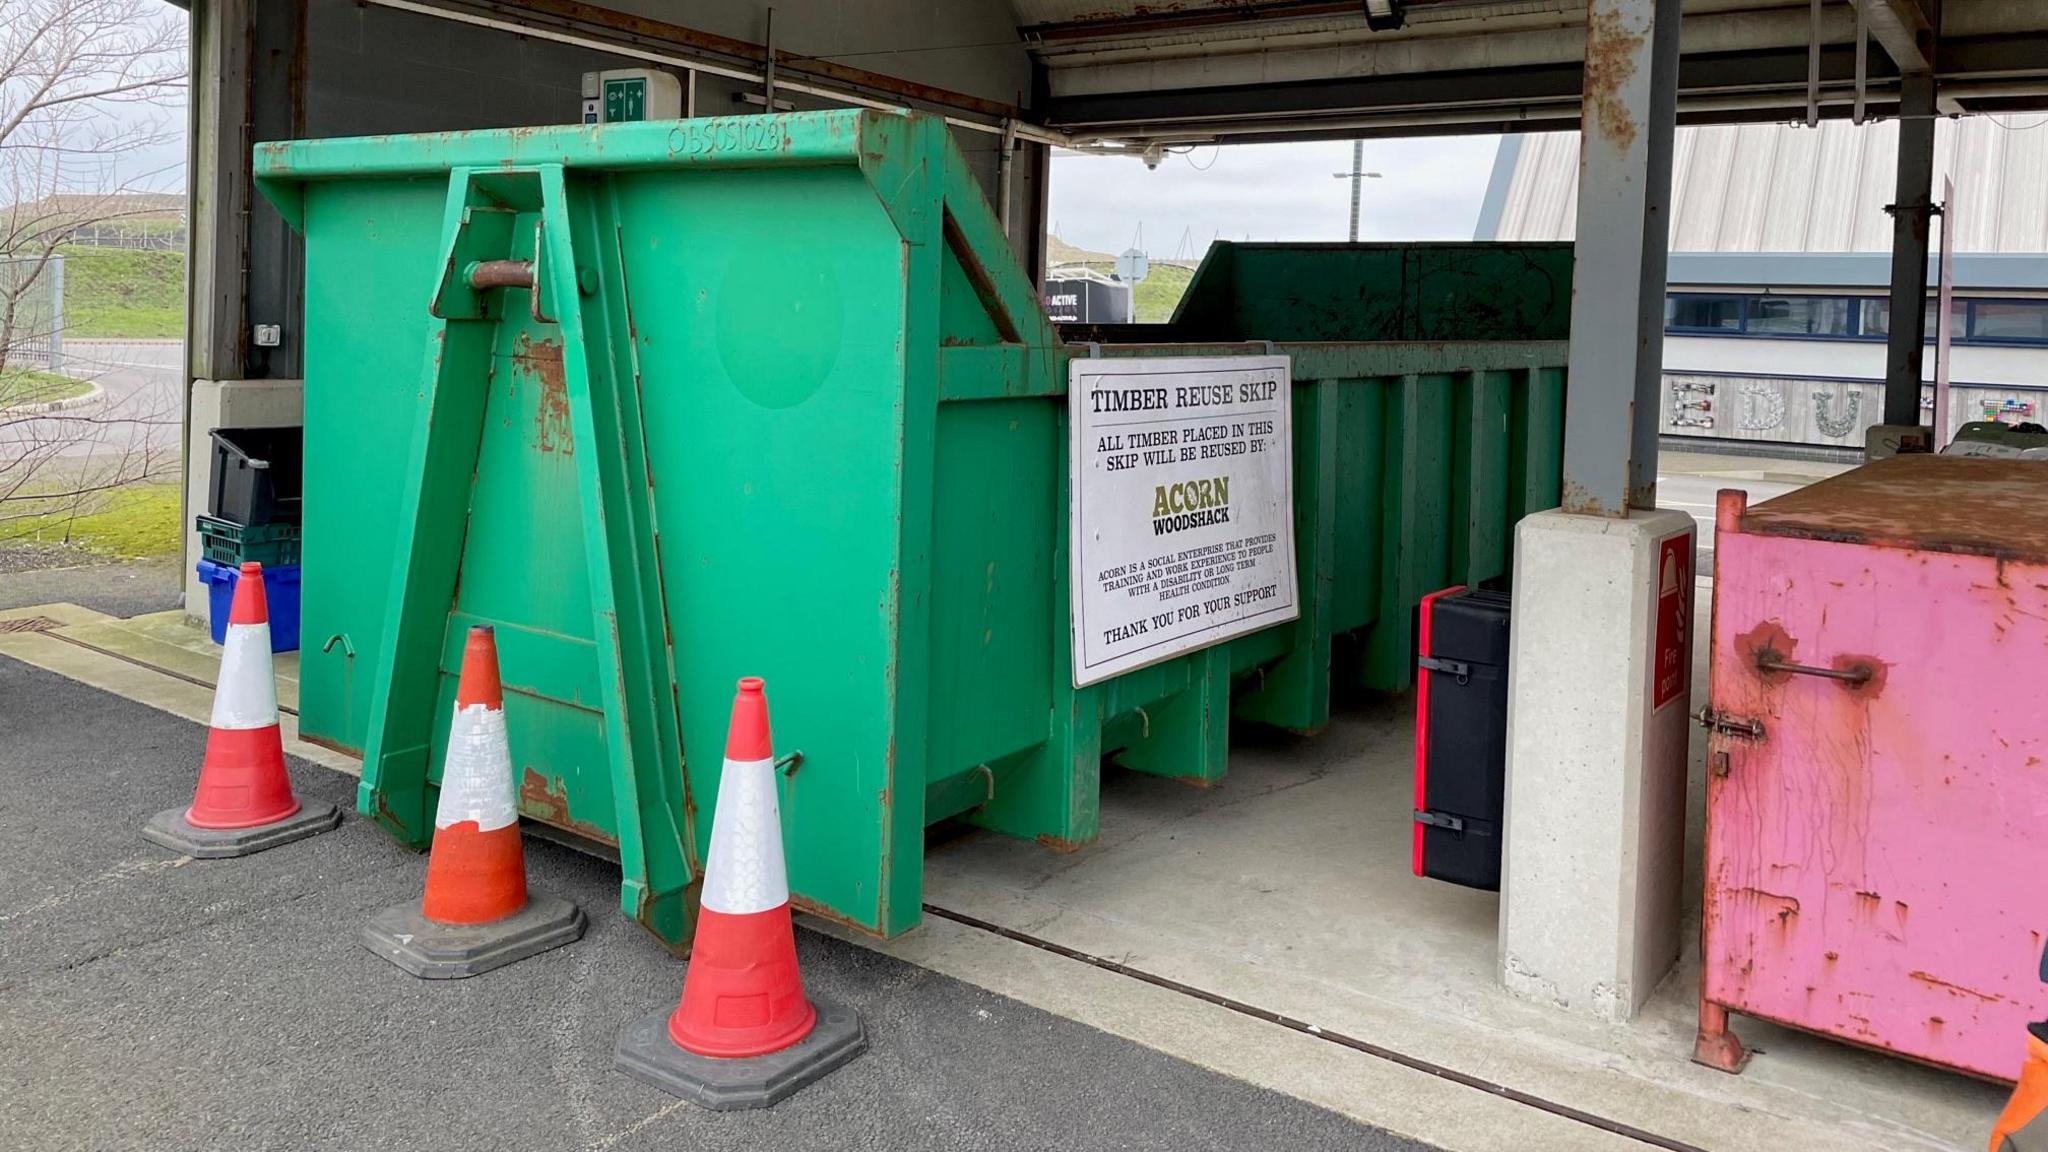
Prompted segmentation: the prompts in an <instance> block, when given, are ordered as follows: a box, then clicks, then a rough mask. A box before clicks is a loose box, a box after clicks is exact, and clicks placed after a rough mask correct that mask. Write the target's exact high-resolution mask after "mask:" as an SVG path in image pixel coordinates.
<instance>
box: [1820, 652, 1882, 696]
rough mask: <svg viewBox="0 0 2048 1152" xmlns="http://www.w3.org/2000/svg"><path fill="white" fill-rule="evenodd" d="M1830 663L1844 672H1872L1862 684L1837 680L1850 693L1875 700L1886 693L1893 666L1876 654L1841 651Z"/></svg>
mask: <svg viewBox="0 0 2048 1152" xmlns="http://www.w3.org/2000/svg"><path fill="white" fill-rule="evenodd" d="M1828 664H1829V666H1830V667H1833V668H1838V669H1840V670H1842V671H1844V672H1849V671H1861V670H1866V669H1867V670H1868V671H1869V672H1870V679H1868V680H1865V681H1863V682H1862V683H1861V684H1855V683H1851V682H1849V681H1847V680H1837V681H1835V683H1837V684H1839V685H1841V686H1842V689H1843V690H1844V691H1846V692H1847V693H1849V695H1851V696H1854V697H1857V698H1858V699H1862V700H1875V699H1877V698H1878V697H1879V696H1882V695H1884V684H1885V680H1886V679H1887V678H1889V677H1890V675H1891V670H1892V666H1891V665H1890V664H1889V663H1887V662H1885V661H1883V660H1879V659H1878V658H1877V657H1875V656H1865V655H1863V654H1861V653H1858V652H1843V653H1840V654H1839V655H1837V656H1836V657H1835V658H1834V659H1833V660H1830V661H1829V662H1828Z"/></svg>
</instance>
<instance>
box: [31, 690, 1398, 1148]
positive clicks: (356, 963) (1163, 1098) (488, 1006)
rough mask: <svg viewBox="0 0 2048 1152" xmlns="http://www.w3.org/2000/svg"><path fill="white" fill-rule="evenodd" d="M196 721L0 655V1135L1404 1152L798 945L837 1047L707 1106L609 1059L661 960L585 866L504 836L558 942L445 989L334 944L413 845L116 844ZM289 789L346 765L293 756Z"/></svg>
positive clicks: (396, 895)
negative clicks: (565, 941) (204, 855)
mask: <svg viewBox="0 0 2048 1152" xmlns="http://www.w3.org/2000/svg"><path fill="white" fill-rule="evenodd" d="M204 742H205V730H204V729H203V728H201V727H200V726H197V725H194V724H190V723H187V722H185V721H182V720H179V719H177V718H175V717H172V716H169V715H166V714H164V713H161V712H157V711H155V710H153V709H150V708H148V707H145V706H143V705H140V704H136V703H132V702H129V701H126V700H123V699H121V698H119V697H115V696H112V695H108V694H106V693H102V692H100V691H98V690H96V689H92V688H88V687H85V686H83V685H80V684H77V683H74V682H72V681H69V680H66V679H64V678H62V677H59V676H56V675H53V674H50V673H45V672H42V671H40V670H37V669H34V668H31V667H29V666H27V665H24V664H21V663H18V662H16V661H13V660H9V659H6V658H4V657H0V787H4V789H5V791H4V799H0V1149H35V1150H38V1152H48V1150H61V1149H91V1150H94V1152H112V1150H116V1149H151V1150H159V1149H179V1150H184V1149H193V1150H202V1149H223V1150H229V1149H232V1150H235V1152H247V1150H250V1149H270V1148H275V1149H294V1150H306V1149H383V1148H391V1149H408V1150H414V1149H420V1150H434V1152H442V1150H446V1152H455V1150H459V1149H480V1150H489V1152H507V1150H511V1149H529V1148H531V1149H541V1148H546V1149H588V1150H592V1152H595V1150H599V1149H618V1150H621V1152H628V1150H632V1149H643V1148H645V1149H652V1148H689V1149H705V1150H716V1149H744V1148H758V1149H777V1150H782V1149H789V1150H795V1149H839V1148H847V1149H855V1148H858V1149H890V1150H896V1149H934V1150H937V1149H946V1150H976V1149H1034V1150H1035V1149H1047V1148H1061V1149H1172V1150H1175V1152H1183V1150H1185V1152H1196V1150H1202V1149H1262V1150H1263V1149H1310V1150H1315V1149H1352V1150H1361V1152H1395V1150H1399V1152H1426V1147H1425V1146H1424V1145H1421V1144H1417V1143H1415V1142H1412V1141H1408V1140H1405V1139H1401V1138H1397V1137H1394V1136H1390V1135H1388V1134H1386V1133H1383V1132H1379V1131H1376V1130H1372V1129H1368V1128H1365V1127H1362V1126H1359V1125H1357V1124H1355V1123H1353V1122H1352V1121H1350V1120H1348V1119H1345V1118H1343V1117H1340V1116H1338V1115H1336V1114H1334V1113H1330V1112H1326V1111H1323V1110H1320V1109H1317V1108H1315V1107H1312V1106H1310V1105H1308V1104H1305V1103H1302V1102H1300V1101H1298V1100H1295V1099H1292V1098H1290V1097H1287V1096H1283V1095H1280V1094H1277V1093H1273V1092H1269V1091H1266V1090H1263V1089H1259V1088H1255V1087H1252V1086H1250V1085H1247V1084H1244V1083H1242V1082H1240V1081H1236V1080H1232V1079H1230V1078H1228V1077H1224V1076H1221V1075H1217V1074H1215V1073H1212V1072H1208V1071H1205V1070H1203V1069H1201V1068H1199V1067H1196V1066H1194V1065H1191V1064H1186V1063H1183V1062H1180V1061H1178V1060H1175V1059H1172V1058H1170V1057H1167V1056H1164V1055H1161V1054H1159V1053H1157V1052H1154V1051H1152V1050H1150V1049H1147V1048H1143V1047H1140V1046H1138V1045H1135V1044H1132V1043H1130V1042H1129V1041H1126V1040H1123V1039H1120V1038H1117V1037H1114V1036H1111V1035H1108V1034H1106V1033H1103V1032H1099V1031H1096V1030H1094V1029H1092V1028H1089V1027H1087V1026H1085V1025H1081V1024H1077V1023H1074V1022H1072V1021H1069V1020H1065V1019H1063V1018H1060V1017H1057V1016H1052V1015H1049V1014H1047V1013H1044V1012H1040V1011H1037V1010H1035V1009H1032V1008H1029V1007H1026V1006H1024V1005H1022V1004H1019V1003H1017V1002H1015V1001H1012V1000H1009V999H1007V998H1004V997H1001V996H997V995H994V994H992V993H989V992H985V991H982V990H980V989H978V988H974V987H972V986H970V985H966V984H963V983H960V982H958V981H955V980H952V979H948V978H946V977H942V976H938V975H936V974H933V973H931V972H927V971H925V970H923V969H920V968H916V967H913V966H910V965H907V964H904V963H901V962H898V961H895V960H891V959H888V958H886V957H882V956H879V955H876V954H875V953H872V952H869V951H867V950H865V949H862V948H860V947H858V946H855V945H851V944H847V943H845V942H842V941H839V940H835V939H832V938H829V937H825V936H820V935H817V934H814V933H811V932H808V931H804V930H801V929H800V930H799V931H798V933H797V951H798V955H799V956H800V958H801V960H802V963H803V969H804V976H805V979H806V982H807V984H808V985H809V987H811V988H812V989H813V990H815V991H816V992H818V993H821V994H823V995H826V996H830V997H833V998H836V999H838V1000H840V1001H842V1002H844V1003H848V1004H850V1005H852V1006H853V1007H855V1008H856V1010H858V1011H859V1013H860V1014H861V1016H862V1018H863V1019H864V1021H865V1022H866V1025H867V1029H868V1034H869V1048H868V1051H867V1052H866V1053H865V1054H864V1055H862V1056H861V1057H859V1058H858V1059H857V1060H856V1061H855V1062H854V1063H852V1064H851V1065H849V1066H847V1067H845V1068H843V1069H841V1070H840V1071H838V1072H837V1073H835V1074H833V1075H832V1076H831V1077H829V1078H828V1079H826V1080H825V1081H823V1082H821V1083H819V1084H817V1085H814V1086H813V1087H811V1088H809V1089H807V1090H805V1091H804V1092H802V1093H801V1094H799V1095H798V1096H796V1097H794V1098H793V1099H791V1100H789V1101H787V1102H785V1103H784V1104H782V1105H781V1106H779V1107H777V1108H775V1109H772V1110H768V1111H763V1112H750V1113H723V1114H721V1113H710V1112H704V1111H700V1110H698V1109H697V1108H695V1107H694V1106H692V1105H688V1104H685V1103H682V1102H680V1101H678V1100H676V1099H674V1098H672V1097H669V1096H667V1095H666V1094H664V1093H662V1092H659V1091H657V1090H655V1089H653V1088H649V1087H646V1086H644V1085H642V1084H640V1083H638V1082H637V1081H633V1080H630V1079H628V1078H627V1077H625V1076H624V1075H623V1074H620V1073H618V1072H615V1071H614V1070H613V1068H612V1055H611V1054H612V1045H613V1041H614V1039H615V1037H616V1035H617V1033H618V1030H619V1028H620V1026H621V1025H623V1024H624V1023H625V1022H626V1021H628V1020H630V1019H632V1018H633V1017H635V1016H637V1015H640V1014H642V1013H644V1012H647V1011H649V1010H651V1009H654V1008H656V1007H660V1006H664V1005H670V1004H673V1003H674V1000H675V997H676V995H677V993H678V991H679V990H680V988H681V980H682V975H683V971H684V967H685V965H684V964H682V963H681V962H678V961H676V960H674V959H672V958H671V957H670V956H669V955H668V954H667V953H666V952H665V951H663V950H662V949H661V948H660V947H659V946H658V945H657V944H656V943H655V942H654V940H653V939H652V938H651V937H648V936H647V935H646V934H645V933H644V932H643V931H642V930H641V929H639V928H638V927H636V926H634V925H633V924H631V923H629V922H628V921H626V920H625V919H624V918H623V917H622V916H621V915H620V914H619V913H618V910H617V893H618V871H617V869H616V867H615V866H613V865H611V864H608V863H605V862H603V861H600V860H596V859H593V858H590V857H588V856H584V855H582V854H580V853H578V852H575V851H573V850H571V849H568V848H564V847H561V846H559V845H555V844H552V843H548V842H544V841H538V840H533V839H531V838H529V839H528V841H527V860H528V868H529V872H530V875H531V878H532V882H533V884H534V886H535V887H538V888H542V889H545V890H547V891H550V892H553V893H555V894H557V895H561V896H566V897H569V898H571V899H574V900H576V901H578V902H579V903H581V904H582V905H583V907H584V909H585V911H586V912H587V913H588V914H589V916H590V929H589V932H588V933H587V934H586V935H585V936H584V938H583V939H582V940H581V941H579V942H577V943H575V944H572V945H569V946H567V947H565V948H561V949H558V950H556V951H553V952H549V953H546V954H544V955H542V956H538V957H534V958H532V959H528V960H525V961H522V962H520V963H519V964H517V965H515V966H513V967H510V968H505V969H501V970H499V971H497V972H493V973H488V974H485V975H483V976H479V977H476V978H473V979H469V980H459V981H438V982H428V981H420V980H415V979H414V978H412V977H410V976H408V975H406V974H404V973H403V972H401V971H399V970H398V969H397V968H395V967H393V966H391V965H390V964H388V963H386V962H385V961H383V960H381V959H379V958H378V957H376V956H374V955H372V954H371V953H370V952H368V951H366V950H364V949H363V948H362V947H360V946H359V945H358V944H357V943H356V932H357V930H358V928H359V927H360V926H361V924H362V923H363V921H364V920H365V919H366V918H367V917H368V916H369V915H370V914H371V913H372V912H374V911H376V910H378V909H380V908H383V907H385V906H387V905H390V904H395V903H399V902H403V901H406V900H412V899H417V897H418V895H419V891H420V883H421V879H422V877H423V876H424V874H425V867H426V861H425V858H424V857H423V856H420V855H416V854H414V853H411V852H408V851H406V850H404V849H402V848H400V847H399V846H398V845H396V844H394V843H393V842H392V841H391V840H390V839H389V838H388V837H386V836H385V835H384V833H383V832H381V831H379V830H377V829H376V828H374V827H372V826H370V825H369V824H367V823H365V822H363V821H361V820H358V819H356V818H355V817H354V816H353V815H351V816H350V817H349V818H348V819H347V820H346V821H345V822H344V823H343V824H342V826H341V828H340V829H338V830H336V831H334V832H330V833H327V834H325V835H322V836H318V837H315V838H313V839H311V840H306V841H301V842H299V843H297V844H292V845H287V846H285V847H281V848H276V849H272V850H271V851H268V852H264V853H261V854H259V855H256V856H252V857H247V858H245V859H242V860H224V861H203V860H187V859H185V858H182V857H180V856H177V855H176V854H174V853H172V852H169V851H167V850H164V849H160V848H158V847H156V846H155V845H152V844H149V843H147V842H145V841H144V840H143V839H142V838H141V836H140V834H139V829H140V827H141V825H142V823H143V821H144V820H146V819H147V818H148V817H149V816H150V815H152V814H153V813H155V812H157V811H159V810H161V809H164V808H169V807H173V806H176V805H179V804H183V803H185V802H187V801H189V799H190V793H191V787H192V782H193V778H194V774H195V773H196V771H197V767H198V764H199V761H200V756H201V752H202V749H203V747H204ZM291 769H292V777H293V781H294V784H295V785H296V787H297V788H298V790H299V794H300V795H301V797H302V798H305V799H308V800H325V801H329V802H333V803H337V804H340V805H341V806H342V807H343V808H344V809H348V808H351V807H352V800H353V794H354V788H355V781H354V780H353V779H351V778H349V777H345V776H342V775H339V774H336V773H334V772H331V771H328V770H326V769H322V768H318V767H315V766H312V765H307V764H303V763H300V762H297V761H294V762H293V763H292V765H291Z"/></svg>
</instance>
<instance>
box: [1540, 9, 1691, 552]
mask: <svg viewBox="0 0 2048 1152" xmlns="http://www.w3.org/2000/svg"><path fill="white" fill-rule="evenodd" d="M1678 25H1679V0H1592V2H1591V4H1589V5H1588V8H1587V13H1586V78H1585V85H1584V94H1583V96H1582V104H1583V109H1582V112H1581V120H1580V153H1579V215H1578V229H1577V232H1576V236H1577V240H1576V242H1575V245H1574V269H1573V273H1572V331H1571V366H1570V381H1571V384H1570V388H1569V390H1568V391H1567V393H1566V396H1565V433H1564V508H1565V510H1566V511H1568V512H1578V513H1584V514H1588V515H1595V516H1626V515H1628V510H1629V509H1630V508H1654V507H1655V506H1656V502H1657V431H1658V419H1657V417H1658V404H1659V402H1660V398H1661V396H1662V392H1663V373H1664V281H1665V269H1666V264H1667V258H1668V253H1669V246H1670V244H1669V241H1670V227H1671V224H1670V216H1669V206H1670V200H1671V146H1672V135H1673V132H1674V129H1675V125H1676V122H1677V111H1678Z"/></svg>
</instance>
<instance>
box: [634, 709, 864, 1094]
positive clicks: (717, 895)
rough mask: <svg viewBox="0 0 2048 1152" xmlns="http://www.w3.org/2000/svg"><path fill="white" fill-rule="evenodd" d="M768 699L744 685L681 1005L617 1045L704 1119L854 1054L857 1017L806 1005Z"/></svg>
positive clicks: (643, 1022)
mask: <svg viewBox="0 0 2048 1152" xmlns="http://www.w3.org/2000/svg"><path fill="white" fill-rule="evenodd" d="M775 777H776V772H775V752H774V745H773V743H772V742H771V741H770V739H769V735H768V700H767V697H766V696H765V695H763V694H762V684H761V680H760V679H759V678H758V677H754V676H749V677H746V678H745V679H743V680H741V681H740V682H739V692H738V694H737V695H736V696H735V697H734V698H733V702H732V723H731V726H730V728H729V729H728V730H727V733H726V740H725V768H724V771H723V772H722V773H721V774H720V776H719V779H718V806H717V808H716V809H715V810H714V811H713V813H712V820H711V852H710V854H709V856H708V858H707V859H706V860H705V862H704V887H703V894H702V896H701V897H700V898H699V901H698V903H699V908H698V913H697V933H696V936H695V938H694V939H693V940H692V941H691V951H690V966H689V968H688V970H686V971H685V972H684V974H683V995H682V1000H681V1002H680V1003H678V1004H677V1005H676V1007H675V1008H674V1009H673V1010H671V1009H666V1008H664V1009H662V1010H660V1011H657V1012H653V1013H651V1014H649V1015H647V1016H643V1017H641V1018H640V1019H638V1020H635V1021H633V1022H632V1023H631V1024H628V1025H627V1026H626V1029H625V1031H623V1032H621V1033H620V1034H619V1043H618V1047H617V1048H616V1049H615V1051H614V1053H613V1056H614V1060H615V1062H616V1063H617V1064H618V1066H619V1068H620V1069H621V1070H623V1071H624V1072H626V1073H627V1074H628V1075H631V1076H633V1077H634V1078H636V1079H639V1080H644V1081H646V1082H647V1083H649V1084H652V1085H654V1086H655V1087H657V1088H661V1089H664V1090H666V1091H668V1092H671V1093H674V1094H675V1095H677V1096H681V1097H684V1098H686V1099H689V1100H693V1101H695V1102H696V1103H698V1104H702V1105H703V1106H705V1107H707V1108H715V1109H721V1110H723V1109H737V1108H765V1107H768V1106H769V1105H771V1104H774V1103H776V1102H778V1101H780V1100H782V1099H784V1098H786V1097H788V1096H789V1095H790V1094H791V1093H794V1092H796V1091H797V1090H798V1089H800V1088H803V1087H804V1086H806V1085H808V1084H810V1083H812V1082H814V1081H816V1080H818V1079H819V1078H820V1077H822V1076H824V1075H825V1074H826V1073H828V1072H831V1071H832V1070H833V1069H835V1068H837V1067H839V1066H840V1065H841V1064H844V1063H846V1062H847V1061H848V1060H851V1059H853V1058H854V1057H855V1056H857V1055H859V1054H860V1052H861V1050H862V1049H863V1048H865V1047H866V1046H867V1033H866V1031H865V1030H864V1029H863V1028H862V1027H861V1022H860V1017H858V1016H856V1015H854V1013H853V1010H852V1009H850V1008H846V1007H843V1006H840V1005H838V1004H834V1003H832V1002H831V1001H828V1000H825V999H823V998H821V997H806V996H805V995H804V987H803V978H802V977H801V975H800V974H799V973H798V971H797V963H796V936H795V929H794V928H793V927H792V926H791V924H790V918H789V882H788V879H787V877H786V875H785V873H784V870H783V869H784V865H783V857H782V816H781V808H780V806H779V804H778V803H777V800H776V784H775Z"/></svg>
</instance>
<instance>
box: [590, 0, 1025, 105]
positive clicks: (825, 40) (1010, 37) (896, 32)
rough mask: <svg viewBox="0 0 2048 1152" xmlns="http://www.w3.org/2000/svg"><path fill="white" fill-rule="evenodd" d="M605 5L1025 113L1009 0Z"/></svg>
mask: <svg viewBox="0 0 2048 1152" xmlns="http://www.w3.org/2000/svg"><path fill="white" fill-rule="evenodd" d="M605 7H607V8H614V9H617V10H618V11H620V12H626V13H630V14H632V15H635V16H645V17H648V18H650V19H655V20H663V21H667V22H668V23H671V24H680V25H683V26H684V27H686V28H694V29H696V30H698V31H700V32H712V33H716V34H718V35H720V36H730V37H732V38H734V39H736V40H746V41H749V42H751V43H755V44H760V43H763V42H765V40H766V39H767V31H768V29H767V10H768V9H769V8H770V7H773V8H774V9H775V46H776V47H777V48H779V49H781V50H783V51H785V52H794V53H797V54H799V55H803V56H809V57H813V58H815V59H823V60H829V61H832V62H833V63H837V64H844V65H846V66H848V67H851V68H863V69H866V70H867V71H870V72H880V73H882V74H883V75H885V76H895V77H898V78H900V79H904V80H910V81H914V82H915V83H918V84H928V85H931V86H932V87H935V88H944V89H947V90H949V91H953V92H960V93H964V94H966V95H969V96H979V97H981V98H982V99H984V100H995V101H999V102H1001V103H1004V104H1015V105H1017V106H1018V107H1020V108H1021V107H1029V106H1030V104H1031V99H1030V97H1031V60H1030V56H1029V54H1028V53H1026V52H1025V50H1024V46H1023V44H1022V43H1020V42H1019V41H1018V39H1017V18H1016V14H1015V13H1014V12H1013V11H1012V10H1011V8H1010V5H1009V3H1008V0H768V2H766V3H763V2H761V0H732V2H721V3H715V4H709V3H703V2H701V0H699V2H697V3H677V2H676V0H606V3H605Z"/></svg>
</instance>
